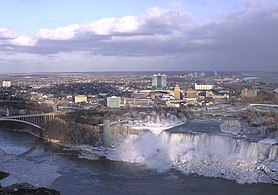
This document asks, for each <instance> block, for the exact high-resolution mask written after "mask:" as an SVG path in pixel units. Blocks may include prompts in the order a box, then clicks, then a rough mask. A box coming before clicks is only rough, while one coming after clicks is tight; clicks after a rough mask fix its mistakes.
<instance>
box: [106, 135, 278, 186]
mask: <svg viewBox="0 0 278 195" xmlns="http://www.w3.org/2000/svg"><path fill="white" fill-rule="evenodd" d="M115 150H116V154H114V155H110V156H108V158H110V159H112V160H120V161H127V162H133V163H140V164H145V165H147V166H148V167H149V168H151V169H155V170H157V171H166V170H169V169H171V168H174V169H177V170H180V171H182V172H184V173H186V174H190V173H197V174H199V175H204V176H209V177H223V178H227V179H232V180H236V181H238V182H240V183H246V182H247V183H253V182H265V183H278V182H276V181H278V180H276V179H275V178H274V176H275V175H278V172H277V170H278V166H277V165H278V164H277V162H278V158H277V153H278V145H277V140H270V139H266V140H262V141H259V142H254V141H248V140H246V139H244V138H241V139H240V138H238V137H235V136H232V135H231V134H230V135H229V134H226V133H218V134H216V133H214V134H212V133H203V132H182V133H173V132H169V131H163V132H162V133H160V134H159V135H155V134H152V133H150V132H146V133H144V134H143V135H138V136H132V137H129V138H127V139H125V140H124V141H122V142H121V143H120V144H119V147H117V148H116V149H115ZM270 173H271V174H272V175H274V176H272V175H268V174H270ZM272 178H274V179H272Z"/></svg>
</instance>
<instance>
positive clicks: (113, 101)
mask: <svg viewBox="0 0 278 195" xmlns="http://www.w3.org/2000/svg"><path fill="white" fill-rule="evenodd" d="M107 107H108V108H120V107H121V97H116V96H112V97H108V98H107Z"/></svg>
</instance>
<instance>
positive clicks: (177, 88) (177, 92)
mask: <svg viewBox="0 0 278 195" xmlns="http://www.w3.org/2000/svg"><path fill="white" fill-rule="evenodd" d="M174 97H175V99H176V100H180V99H181V89H180V86H179V85H176V86H175V89H174Z"/></svg>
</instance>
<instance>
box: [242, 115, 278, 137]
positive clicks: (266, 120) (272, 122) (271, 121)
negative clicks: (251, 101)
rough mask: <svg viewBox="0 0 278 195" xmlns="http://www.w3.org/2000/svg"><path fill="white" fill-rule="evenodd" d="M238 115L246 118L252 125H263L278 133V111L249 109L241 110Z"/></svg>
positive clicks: (265, 128) (268, 129)
mask: <svg viewBox="0 0 278 195" xmlns="http://www.w3.org/2000/svg"><path fill="white" fill-rule="evenodd" d="M238 117H240V118H241V119H245V120H246V121H247V122H248V124H249V125H250V126H251V127H262V129H264V130H266V131H268V132H269V133H275V134H277V135H278V113H276V112H258V111H255V110H247V111H243V112H240V113H239V115H238Z"/></svg>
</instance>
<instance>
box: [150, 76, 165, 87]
mask: <svg viewBox="0 0 278 195" xmlns="http://www.w3.org/2000/svg"><path fill="white" fill-rule="evenodd" d="M166 78H167V76H166V75H165V74H160V73H159V74H154V75H153V76H152V87H153V88H156V89H162V88H165V87H166V86H167V80H166Z"/></svg>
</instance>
